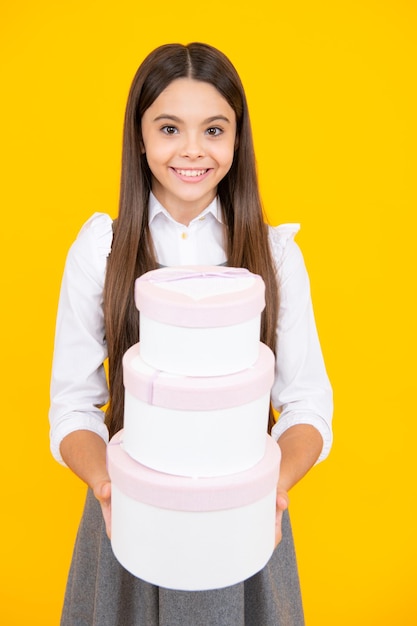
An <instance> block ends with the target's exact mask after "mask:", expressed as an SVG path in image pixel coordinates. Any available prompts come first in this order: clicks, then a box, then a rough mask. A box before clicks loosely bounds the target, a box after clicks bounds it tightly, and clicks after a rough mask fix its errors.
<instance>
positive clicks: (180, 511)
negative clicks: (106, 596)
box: [107, 431, 281, 591]
mask: <svg viewBox="0 0 417 626" xmlns="http://www.w3.org/2000/svg"><path fill="white" fill-rule="evenodd" d="M265 437H266V440H267V441H266V446H265V455H264V456H263V458H262V459H261V461H260V462H259V463H258V464H257V465H255V466H254V467H253V468H251V469H250V470H247V471H245V472H240V473H238V474H233V475H231V476H227V477H217V478H197V479H196V478H185V477H180V476H171V475H169V474H164V473H161V472H155V471H154V470H151V469H149V468H147V467H145V466H143V465H141V464H140V463H137V462H136V461H134V460H133V459H132V458H131V457H130V456H129V455H128V454H127V453H126V452H125V451H124V449H123V443H122V442H123V431H120V432H119V433H118V434H116V435H115V436H114V437H113V439H112V440H111V442H110V444H109V446H108V448H107V459H108V469H109V474H110V478H111V481H112V527H111V543H112V548H113V552H114V554H115V556H116V558H117V559H118V561H119V562H120V563H121V564H122V565H123V567H124V568H125V569H127V570H128V571H129V572H131V573H132V574H133V575H134V576H136V577H138V578H141V579H142V580H145V581H147V582H150V583H153V584H155V585H158V586H160V587H167V588H169V589H179V590H189V591H197V590H204V589H216V588H221V587H226V586H229V585H233V584H235V583H238V582H240V581H242V580H245V579H246V578H248V577H250V576H252V575H253V574H255V573H256V572H258V571H259V570H261V569H262V568H263V567H264V566H265V565H266V563H267V562H268V560H269V558H270V557H271V555H272V552H273V550H274V542H275V500H276V485H277V481H278V473H279V463H280V458H281V454H280V450H279V447H278V445H277V443H276V442H275V441H274V440H273V439H272V438H271V437H270V436H269V435H265Z"/></svg>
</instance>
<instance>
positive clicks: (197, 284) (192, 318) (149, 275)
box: [135, 265, 265, 328]
mask: <svg viewBox="0 0 417 626" xmlns="http://www.w3.org/2000/svg"><path fill="white" fill-rule="evenodd" d="M135 303H136V307H137V308H138V309H139V311H140V312H141V313H142V314H143V315H146V317H148V318H150V319H153V320H155V321H157V322H161V323H165V324H170V325H173V326H185V327H191V328H213V327H217V326H230V325H232V324H239V323H242V322H245V321H247V320H250V319H253V318H254V317H256V316H257V315H259V314H260V313H261V312H262V311H263V309H264V307H265V284H264V282H263V280H262V278H261V277H260V276H258V275H257V274H252V273H251V272H249V270H247V269H245V268H241V267H223V266H211V265H208V266H197V265H196V266H181V267H166V268H160V269H157V270H152V271H150V272H146V274H143V275H142V276H140V277H139V278H138V279H137V280H136V283H135Z"/></svg>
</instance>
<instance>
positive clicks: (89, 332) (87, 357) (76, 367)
mask: <svg viewBox="0 0 417 626" xmlns="http://www.w3.org/2000/svg"><path fill="white" fill-rule="evenodd" d="M111 242H112V220H111V218H110V217H109V216H108V215H105V214H103V213H96V214H94V215H93V216H92V217H91V218H90V219H89V220H88V222H86V224H84V226H83V228H82V229H81V231H80V233H79V235H78V237H77V239H76V240H75V242H74V243H73V245H72V246H71V248H70V250H69V253H68V256H67V260H66V264H65V270H64V275H63V279H62V284H61V292H60V298H59V304H58V313H57V322H56V332H55V347H54V356H53V364H52V377H51V405H50V411H49V421H50V442H51V452H52V454H53V456H54V458H55V459H56V460H57V461H59V462H60V463H62V464H63V465H64V464H65V463H64V461H63V459H62V457H61V454H60V450H59V447H60V443H61V441H62V439H63V438H64V437H65V436H66V435H68V434H69V433H71V432H73V431H75V430H90V431H93V432H95V433H97V434H98V435H99V436H101V437H102V438H103V440H104V441H105V442H106V443H107V441H108V431H107V427H106V426H105V424H104V413H103V411H102V410H101V408H100V407H103V406H104V405H105V404H106V402H107V400H108V387H107V382H106V374H105V370H104V361H105V359H106V357H107V347H106V342H105V332H104V314H103V288H104V277H105V271H106V259H107V256H108V254H109V252H110V248H111Z"/></svg>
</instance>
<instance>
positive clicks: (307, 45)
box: [0, 0, 417, 626]
mask: <svg viewBox="0 0 417 626" xmlns="http://www.w3.org/2000/svg"><path fill="white" fill-rule="evenodd" d="M0 10H1V18H0V20H1V32H0V42H1V43H0V46H1V51H0V58H1V64H2V73H1V87H2V95H1V100H0V103H1V104H0V106H1V116H0V119H1V125H2V129H1V134H0V144H1V147H2V163H1V167H0V172H1V179H2V183H1V185H0V197H1V207H2V209H1V211H2V219H1V223H2V228H1V233H2V236H1V239H2V244H1V246H0V254H1V262H0V267H1V281H2V282H1V293H2V295H1V297H2V306H1V343H0V354H1V359H2V379H1V387H2V406H3V409H2V415H3V418H2V423H3V428H2V433H3V448H2V452H1V455H0V463H1V468H0V470H1V474H0V476H1V481H2V488H1V497H2V514H1V519H0V525H1V535H0V537H1V543H2V545H1V559H0V561H1V580H0V607H1V608H0V623H1V624H4V625H5V626H16V625H19V626H28V625H30V626H56V625H57V624H58V620H59V613H60V606H61V602H62V595H63V590H64V584H65V580H66V575H67V568H68V564H69V560H70V555H71V551H72V546H73V541H74V536H75V532H76V528H77V524H78V520H79V517H80V513H81V507H82V502H83V498H84V491H85V489H84V486H83V485H82V484H80V483H79V481H78V480H77V479H75V478H74V477H73V476H72V475H71V474H70V472H69V471H68V470H66V469H64V468H62V467H60V466H59V465H58V464H57V463H55V461H53V460H52V458H51V457H50V454H49V447H48V445H49V444H48V424H47V411H48V402H49V399H48V393H49V389H48V388H49V374H50V364H51V354H52V343H53V333H54V321H55V313H56V304H57V297H58V289H59V283H60V278H61V273H62V269H63V263H64V259H65V255H66V252H67V249H68V247H69V245H70V243H71V242H72V240H73V239H74V237H75V235H76V233H77V231H78V230H79V228H80V226H81V224H82V223H83V222H84V221H85V220H86V219H87V218H88V217H89V216H90V215H91V214H92V213H93V212H94V211H104V212H108V213H110V214H111V215H113V216H114V215H116V212H117V201H118V182H119V173H120V145H121V128H122V119H123V111H124V106H125V101H126V95H127V90H128V87H129V84H130V81H131V79H132V77H133V74H134V71H135V70H136V67H137V65H138V64H139V63H140V61H141V60H142V58H143V57H144V55H145V54H147V53H148V52H149V51H150V50H151V49H153V48H154V47H155V46H157V45H159V44H162V43H166V42H171V41H180V42H183V43H186V42H189V41H192V40H201V41H205V42H208V43H211V44H213V45H215V46H217V47H219V48H221V49H222V50H223V51H224V52H225V53H226V54H228V55H229V56H230V58H231V59H232V60H233V61H234V63H235V65H236V66H237V68H238V70H239V72H240V74H241V76H242V79H243V81H244V83H245V85H246V89H247V95H248V99H249V104H250V109H251V114H252V118H253V127H254V134H255V141H256V148H257V155H258V165H259V173H260V179H261V186H262V192H263V198H264V203H265V208H266V211H267V213H268V216H269V218H270V220H271V222H273V223H279V222H283V221H292V222H301V224H302V230H301V232H300V234H299V236H298V242H299V243H300V245H301V247H302V249H303V251H304V254H305V258H306V262H307V265H308V268H309V271H310V276H311V282H312V291H313V297H314V303H315V311H316V317H317V323H318V327H319V332H320V336H321V340H322V346H323V350H324V353H325V356H326V361H327V365H328V370H329V374H330V376H331V379H332V382H333V385H334V389H335V401H336V411H335V444H334V450H333V452H332V454H331V456H330V458H329V459H328V460H327V461H326V462H325V463H323V464H322V465H320V466H318V467H317V468H315V469H314V470H313V471H312V472H311V473H310V474H309V476H308V477H307V478H306V479H305V480H304V481H303V482H302V483H301V484H300V485H298V486H297V487H296V488H294V490H293V492H292V499H291V511H292V519H293V525H294V532H295V536H296V544H297V549H298V558H299V566H300V575H301V580H302V586H303V592H304V602H305V611H306V618H307V625H308V626H345V625H346V626H351V625H352V624H360V625H366V626H371V625H375V626H385V625H387V626H388V625H389V626H391V625H392V624H398V625H401V626H411V625H414V624H416V623H417V606H416V600H415V562H416V558H417V554H416V540H415V505H414V501H415V458H416V452H415V442H416V436H417V428H416V423H417V420H416V416H415V407H414V400H413V398H414V393H415V389H416V386H415V381H414V370H415V367H414V364H415V360H416V334H415V309H414V306H415V305H414V298H413V297H412V296H413V291H414V290H415V283H416V279H415V276H414V270H415V269H416V264H415V248H416V244H415V242H414V228H415V224H416V219H415V213H416V209H417V206H416V187H415V176H416V174H415V166H416V158H415V154H416V139H417V137H416V123H415V120H416V110H417V101H416V86H415V84H416V83H415V81H416V76H415V67H416V66H415V62H416V19H415V18H416V6H415V4H414V3H413V2H411V1H410V0H379V1H377V0H341V1H340V2H334V0H333V1H332V0H315V2H310V1H308V0H300V1H299V2H284V1H281V0H277V1H275V2H270V1H269V0H258V1H257V2H256V3H254V4H253V5H252V4H249V3H248V4H246V3H244V2H241V1H240V0H230V1H229V2H221V3H220V2H219V3H216V2H212V3H209V4H201V3H199V4H198V5H197V4H195V3H194V4H192V3H191V4H190V3H186V4H181V3H180V4H178V3H172V2H168V1H167V0H160V2H159V3H157V4H155V3H152V2H149V3H145V2H138V1H137V0H136V1H133V0H120V1H119V2H110V1H106V0H101V1H100V2H99V1H97V0H90V1H89V2H85V0H63V1H60V2H52V1H50V0H49V1H48V0H37V1H36V2H30V1H29V0H20V1H19V2H7V3H6V2H5V0H3V2H2V3H1V8H0ZM259 626H262V624H260V625H259Z"/></svg>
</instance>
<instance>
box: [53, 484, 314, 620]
mask: <svg viewBox="0 0 417 626" xmlns="http://www.w3.org/2000/svg"><path fill="white" fill-rule="evenodd" d="M219 567H221V563H219ZM303 624H304V618H303V609H302V603H301V594H300V586H299V580H298V572H297V564H296V559H295V553H294V546H293V539H292V533H291V527H290V522H289V517H288V515H287V514H285V515H284V521H283V539H282V541H281V543H280V544H279V546H278V547H277V548H276V550H275V551H274V553H273V555H272V557H271V559H270V561H269V562H268V563H267V565H266V566H265V567H264V569H263V570H262V571H260V572H259V573H257V574H255V575H254V576H252V577H251V578H249V579H248V580H246V581H244V582H242V583H239V584H237V585H233V586H231V587H226V588H224V589H215V590H212V591H173V590H170V589H163V588H161V587H156V586H155V585H151V584H150V583H147V582H144V581H142V580H140V579H138V578H136V577H135V576H132V574H130V573H129V572H127V571H126V570H125V569H124V568H123V567H122V566H121V565H120V564H119V562H118V561H117V560H116V558H115V557H114V555H113V552H112V548H111V544H110V541H109V539H108V538H107V535H106V532H105V527H104V521H103V517H102V514H101V508H100V505H99V503H98V502H97V500H96V499H95V497H94V495H93V494H92V492H91V490H88V494H87V500H86V504H85V508H84V513H83V517H82V520H81V524H80V527H79V530H78V535H77V539H76V543H75V548H74V554H73V558H72V563H71V568H70V573H69V577H68V583H67V589H66V594H65V600H64V608H63V613H62V618H61V626H303Z"/></svg>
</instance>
